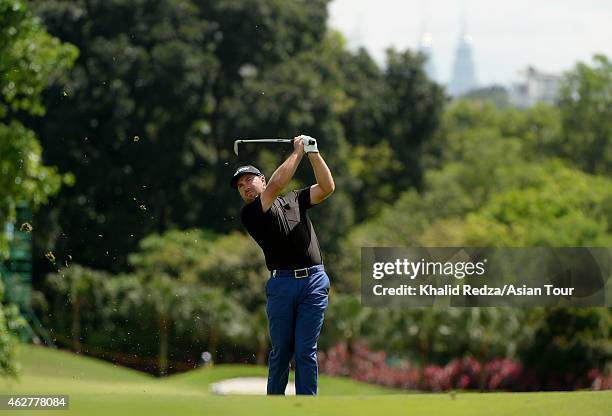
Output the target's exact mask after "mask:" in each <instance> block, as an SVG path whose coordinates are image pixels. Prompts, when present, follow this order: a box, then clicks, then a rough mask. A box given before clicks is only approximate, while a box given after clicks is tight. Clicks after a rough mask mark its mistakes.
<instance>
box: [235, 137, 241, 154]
mask: <svg viewBox="0 0 612 416" xmlns="http://www.w3.org/2000/svg"><path fill="white" fill-rule="evenodd" d="M239 144H240V140H234V154H235V155H236V156H238V145H239Z"/></svg>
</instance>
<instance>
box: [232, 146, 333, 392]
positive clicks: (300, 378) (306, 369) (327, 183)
mask: <svg viewBox="0 0 612 416" xmlns="http://www.w3.org/2000/svg"><path fill="white" fill-rule="evenodd" d="M304 153H306V154H307V155H308V160H309V161H310V164H311V165H312V168H313V171H314V175H315V178H316V181H317V183H316V184H314V185H312V186H309V187H307V188H304V189H298V190H294V191H291V192H289V193H287V194H286V195H284V196H279V194H280V193H281V191H282V190H283V188H284V187H285V185H287V184H288V183H289V181H290V180H291V178H292V177H293V175H294V174H295V171H296V169H297V167H298V165H299V164H300V161H301V160H302V157H303V155H304ZM231 186H232V187H233V188H235V189H237V190H238V192H239V193H240V196H241V197H242V199H243V200H244V201H245V202H246V205H245V206H244V207H243V208H242V211H241V221H242V224H243V225H244V226H245V228H246V230H247V231H248V233H249V234H250V235H251V237H253V239H254V240H255V241H256V242H257V243H258V244H259V245H260V247H261V248H262V250H263V252H264V256H265V258H266V265H267V267H268V269H269V270H270V271H271V275H270V278H269V279H268V281H267V283H266V298H267V305H266V312H267V315H268V323H269V329H270V338H271V341H272V351H271V352H270V357H269V361H268V389H267V391H268V394H285V388H286V387H287V381H288V378H289V362H290V361H291V358H292V356H295V363H296V369H295V390H296V393H297V394H309V395H316V394H317V374H318V369H317V340H318V338H319V334H320V332H321V326H322V325H323V314H324V312H325V309H326V308H327V298H328V294H329V285H330V282H329V277H328V276H327V274H326V273H325V269H324V267H323V260H322V257H321V249H320V247H319V241H318V240H317V235H316V234H315V231H314V228H313V225H312V222H311V221H310V218H309V217H308V211H307V210H308V209H309V208H311V207H313V206H315V205H317V204H319V203H321V202H322V201H323V200H324V199H325V198H327V197H328V196H329V195H331V193H332V192H333V191H334V187H335V185H334V179H333V178H332V175H331V172H330V171H329V168H328V167H327V164H326V163H325V161H324V160H323V157H321V155H320V153H319V151H318V149H317V142H316V140H315V139H313V138H312V137H309V136H304V135H302V136H297V137H295V138H294V139H293V152H292V153H291V155H290V156H289V157H288V158H287V159H286V160H285V161H284V162H283V163H282V164H281V165H280V166H279V167H278V168H277V169H276V171H274V173H273V174H272V176H271V177H270V180H269V181H268V182H267V183H266V178H265V177H264V175H263V174H262V173H261V172H260V171H259V170H258V169H257V168H255V167H254V166H250V165H247V166H242V167H240V168H238V169H237V170H236V173H234V176H233V177H232V180H231Z"/></svg>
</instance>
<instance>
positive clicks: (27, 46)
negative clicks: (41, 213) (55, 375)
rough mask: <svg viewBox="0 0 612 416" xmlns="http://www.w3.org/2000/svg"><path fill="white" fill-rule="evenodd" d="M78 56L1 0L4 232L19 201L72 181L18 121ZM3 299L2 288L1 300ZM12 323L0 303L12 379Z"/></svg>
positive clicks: (2, 368)
mask: <svg viewBox="0 0 612 416" xmlns="http://www.w3.org/2000/svg"><path fill="white" fill-rule="evenodd" d="M76 55H77V51H76V49H75V48H74V47H73V46H71V45H67V44H62V43H61V42H60V41H59V40H58V39H56V38H54V37H52V36H50V35H49V34H48V33H47V32H46V31H45V30H44V28H43V27H42V26H41V25H40V23H39V22H38V20H37V19H35V18H34V16H33V15H32V14H31V12H30V11H29V9H28V7H27V4H26V2H25V1H23V0H0V189H2V198H0V227H1V228H2V229H4V227H5V225H6V224H7V223H13V222H14V221H15V211H16V207H17V205H18V204H19V203H26V204H28V205H29V206H30V207H31V208H32V209H37V208H38V207H39V206H40V205H42V204H43V203H45V202H46V201H47V199H48V198H49V196H51V195H53V194H55V193H56V192H58V190H59V188H60V186H61V185H62V182H63V183H66V184H70V183H71V182H72V176H70V175H61V174H59V173H58V171H57V169H56V168H54V167H51V166H45V165H44V164H43V163H42V158H41V147H40V144H39V143H38V139H37V137H36V135H35V133H34V132H33V131H32V130H30V129H28V128H27V127H26V126H25V125H24V124H23V123H22V122H21V121H20V118H21V117H23V116H27V115H29V116H40V115H42V114H44V111H45V108H44V106H43V104H42V101H41V92H42V90H43V89H44V88H45V86H46V85H47V84H48V83H49V82H50V81H51V80H52V79H53V78H55V77H57V76H59V75H61V74H62V73H63V72H64V71H65V70H66V69H67V68H68V67H69V66H70V65H71V63H72V61H73V60H74V58H75V57H76ZM19 225H21V224H19ZM35 226H36V224H35ZM7 237H8V235H7V233H5V232H0V261H4V260H6V259H7V258H8V254H9V251H8V238H7ZM0 266H1V265H0ZM0 268H1V267H0ZM3 297H4V286H3V285H2V286H0V301H1V300H2V298H3ZM16 319H20V317H19V312H18V310H17V308H16V307H14V306H11V305H5V304H4V303H2V304H0V374H3V375H6V374H8V375H15V374H16V371H17V365H16V363H15V356H14V342H13V339H12V338H13V335H12V334H11V325H13V324H14V323H15V320H16ZM13 328H14V327H13Z"/></svg>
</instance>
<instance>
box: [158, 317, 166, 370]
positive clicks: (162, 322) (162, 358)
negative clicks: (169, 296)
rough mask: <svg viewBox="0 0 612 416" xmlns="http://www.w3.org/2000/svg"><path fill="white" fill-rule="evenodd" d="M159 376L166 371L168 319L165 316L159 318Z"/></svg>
mask: <svg viewBox="0 0 612 416" xmlns="http://www.w3.org/2000/svg"><path fill="white" fill-rule="evenodd" d="M158 368H159V375H160V376H163V375H166V372H167V371H168V319H167V317H166V315H165V314H161V315H160V316H159V358H158Z"/></svg>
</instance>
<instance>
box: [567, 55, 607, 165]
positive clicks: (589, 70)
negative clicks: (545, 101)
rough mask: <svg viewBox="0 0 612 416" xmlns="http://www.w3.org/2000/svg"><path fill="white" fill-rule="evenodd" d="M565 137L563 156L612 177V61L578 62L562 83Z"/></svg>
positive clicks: (595, 59)
mask: <svg viewBox="0 0 612 416" xmlns="http://www.w3.org/2000/svg"><path fill="white" fill-rule="evenodd" d="M559 108H560V109H561V116H562V122H563V136H562V138H561V140H560V142H559V143H558V145H559V149H558V152H559V153H560V155H562V156H564V157H566V158H568V159H570V160H572V161H573V162H575V163H576V165H577V166H579V167H580V168H581V169H583V170H585V171H587V172H589V173H596V174H604V175H608V176H609V175H611V174H612V62H610V59H609V58H608V57H606V56H604V55H595V56H594V57H593V65H592V66H589V65H587V64H585V63H582V62H580V63H577V64H576V66H575V67H574V68H573V69H572V70H571V71H569V72H568V73H567V74H566V75H565V77H564V79H563V82H562V83H561V88H560V93H559Z"/></svg>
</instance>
